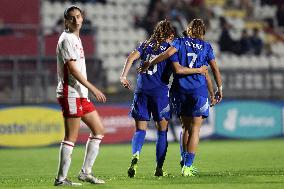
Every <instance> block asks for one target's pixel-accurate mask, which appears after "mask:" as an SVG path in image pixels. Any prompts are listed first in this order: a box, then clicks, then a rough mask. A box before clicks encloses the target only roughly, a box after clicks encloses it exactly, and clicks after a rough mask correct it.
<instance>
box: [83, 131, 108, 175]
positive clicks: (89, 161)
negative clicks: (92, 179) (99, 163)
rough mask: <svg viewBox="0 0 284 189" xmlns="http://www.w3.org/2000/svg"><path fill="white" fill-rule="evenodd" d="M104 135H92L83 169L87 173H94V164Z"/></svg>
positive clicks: (87, 145) (87, 146)
mask: <svg viewBox="0 0 284 189" xmlns="http://www.w3.org/2000/svg"><path fill="white" fill-rule="evenodd" d="M102 138H103V135H96V136H90V137H89V139H88V141H87V144H86V151H85V157H84V162H83V166H82V171H83V172H84V173H86V174H90V173H92V167H93V164H94V162H95V160H96V158H97V156H98V154H99V148H100V143H101V140H102Z"/></svg>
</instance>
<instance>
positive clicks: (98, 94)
mask: <svg viewBox="0 0 284 189" xmlns="http://www.w3.org/2000/svg"><path fill="white" fill-rule="evenodd" d="M91 92H92V93H93V95H94V96H95V97H96V99H97V101H98V102H106V96H105V95H104V93H102V92H101V91H100V90H99V89H97V88H95V87H93V88H92V89H91Z"/></svg>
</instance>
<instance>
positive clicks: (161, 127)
mask: <svg viewBox="0 0 284 189" xmlns="http://www.w3.org/2000/svg"><path fill="white" fill-rule="evenodd" d="M156 126H157V141H156V163H157V166H156V170H155V174H154V175H155V176H167V173H166V172H165V171H164V170H163V165H164V161H165V158H166V154H167V149H168V140H167V132H168V121H167V120H166V119H163V120H161V121H159V122H156Z"/></svg>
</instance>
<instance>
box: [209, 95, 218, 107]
mask: <svg viewBox="0 0 284 189" xmlns="http://www.w3.org/2000/svg"><path fill="white" fill-rule="evenodd" d="M216 103H217V101H216V99H215V95H214V94H212V95H210V107H213V106H215V104H216Z"/></svg>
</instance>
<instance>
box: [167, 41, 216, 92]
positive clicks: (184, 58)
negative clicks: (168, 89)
mask: <svg viewBox="0 0 284 189" xmlns="http://www.w3.org/2000/svg"><path fill="white" fill-rule="evenodd" d="M172 46H173V47H175V48H176V49H177V50H178V57H179V63H180V65H181V66H184V67H189V68H200V67H202V66H204V65H205V66H208V63H209V61H210V60H212V59H214V58H215V57H214V53H213V50H212V47H211V45H210V44H209V43H208V42H206V41H204V40H201V39H197V38H190V37H181V38H177V39H176V40H174V41H173V43H172ZM173 87H174V88H176V89H178V90H179V91H181V92H184V93H192V92H193V93H194V92H195V90H199V91H200V90H201V88H202V91H203V92H204V91H205V90H206V91H207V82H206V78H205V76H204V75H202V74H192V75H175V77H174V82H173Z"/></svg>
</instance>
